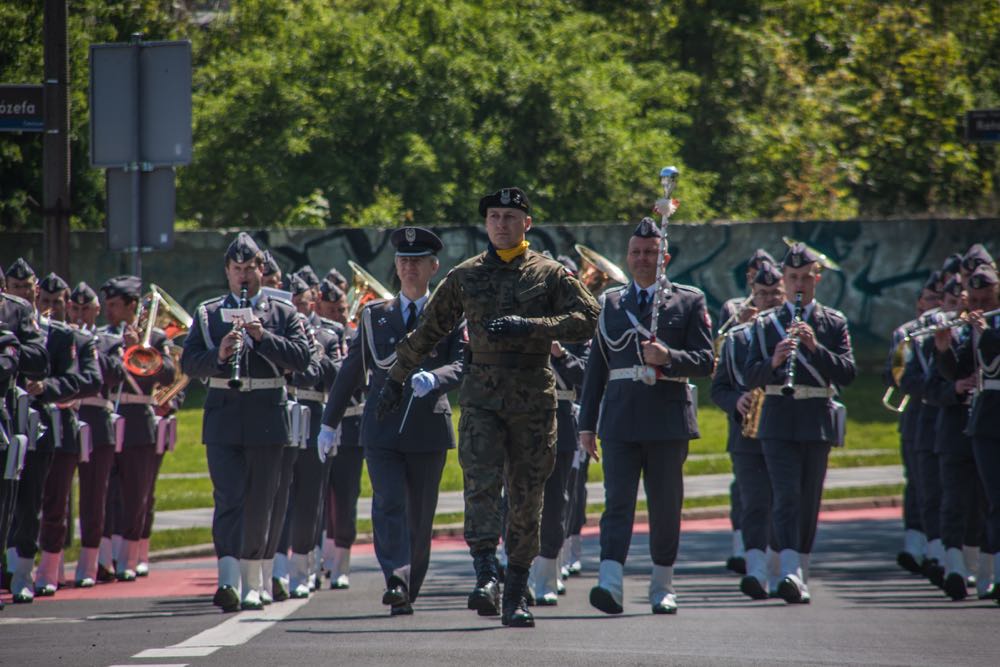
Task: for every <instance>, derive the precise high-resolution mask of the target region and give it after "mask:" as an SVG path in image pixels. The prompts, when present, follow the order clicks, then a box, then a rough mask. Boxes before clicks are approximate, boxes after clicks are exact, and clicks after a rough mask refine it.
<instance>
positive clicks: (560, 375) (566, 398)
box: [550, 342, 590, 452]
mask: <svg viewBox="0 0 1000 667" xmlns="http://www.w3.org/2000/svg"><path fill="white" fill-rule="evenodd" d="M563 349H565V350H566V353H565V354H563V356H561V357H551V358H550V363H551V365H552V372H553V374H554V375H555V376H556V401H557V402H556V451H557V452H575V451H576V450H577V449H579V447H580V432H579V431H578V430H577V426H576V411H577V407H576V406H577V400H579V398H580V392H581V389H582V387H583V375H584V372H585V371H586V369H587V357H588V355H589V354H590V343H589V342H587V343H567V344H566V345H563Z"/></svg>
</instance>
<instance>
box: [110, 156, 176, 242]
mask: <svg viewBox="0 0 1000 667" xmlns="http://www.w3.org/2000/svg"><path fill="white" fill-rule="evenodd" d="M106 173H107V201H108V204H107V213H108V249H109V250H134V249H136V248H142V249H144V250H145V249H149V250H164V249H167V248H172V247H173V245H174V208H175V191H174V170H173V168H172V167H162V168H160V169H154V170H153V171H142V172H138V173H139V189H138V192H134V190H133V182H132V179H133V176H134V172H129V171H124V170H122V169H108V170H107V172H106ZM135 196H138V197H139V225H138V232H139V238H138V239H137V238H136V237H135V234H136V231H137V230H136V226H135V225H134V223H133V212H134V205H135V199H134V197H135Z"/></svg>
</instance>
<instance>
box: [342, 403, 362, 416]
mask: <svg viewBox="0 0 1000 667" xmlns="http://www.w3.org/2000/svg"><path fill="white" fill-rule="evenodd" d="M364 412H365V404H364V403H362V404H361V405H352V406H351V407H349V408H347V409H346V410H344V416H345V417H360V416H361V415H363V414H364Z"/></svg>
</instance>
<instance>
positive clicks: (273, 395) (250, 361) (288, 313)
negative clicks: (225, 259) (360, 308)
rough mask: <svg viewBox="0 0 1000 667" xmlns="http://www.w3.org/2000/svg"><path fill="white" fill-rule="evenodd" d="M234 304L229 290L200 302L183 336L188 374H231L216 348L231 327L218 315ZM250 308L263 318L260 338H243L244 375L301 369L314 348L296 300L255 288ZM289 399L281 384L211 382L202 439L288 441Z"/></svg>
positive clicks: (209, 441)
mask: <svg viewBox="0 0 1000 667" xmlns="http://www.w3.org/2000/svg"><path fill="white" fill-rule="evenodd" d="M238 305H239V302H238V300H237V298H236V297H235V296H233V295H232V294H229V295H226V296H222V297H217V298H215V299H211V300H209V301H205V302H204V303H202V304H201V305H199V306H198V308H197V311H196V315H195V317H194V322H193V324H192V326H191V331H190V332H189V333H188V336H187V339H186V340H185V341H184V355H183V356H182V357H181V368H182V369H183V371H184V373H185V374H187V375H188V376H190V377H192V378H209V379H210V378H219V379H228V378H229V376H230V368H231V367H230V363H229V361H230V360H227V361H226V363H223V364H220V363H219V361H218V349H217V348H218V346H219V344H220V342H221V341H222V338H223V337H224V336H225V335H226V334H227V333H229V331H230V330H231V329H232V324H230V323H227V322H223V321H222V311H223V309H225V308H236V307H238ZM253 313H254V315H255V316H256V317H257V318H259V319H260V321H261V322H262V324H263V327H264V335H263V337H262V338H261V340H260V342H259V343H258V342H253V341H251V340H247V341H245V344H244V346H243V353H242V363H241V369H242V370H241V374H242V377H243V378H245V379H249V380H250V381H252V380H253V379H255V378H256V379H272V380H273V379H276V378H281V377H283V373H284V372H285V371H292V372H295V371H298V372H303V371H305V370H306V369H307V368H308V367H309V360H310V358H311V355H312V350H311V349H310V346H309V338H308V337H307V335H306V330H305V326H304V324H303V321H302V316H301V315H300V314H299V312H298V311H297V310H295V306H293V305H292V304H291V303H289V302H287V301H284V300H282V299H276V298H271V297H268V296H267V295H265V294H259V295H258V299H257V302H256V304H255V305H253ZM248 338H249V337H248ZM251 342H253V344H252V345H251ZM287 400H288V395H287V390H286V389H285V387H284V386H280V387H276V388H273V389H260V390H256V389H255V390H253V391H249V392H243V391H240V390H236V389H229V388H228V387H225V388H220V387H211V386H210V387H209V389H208V395H207V396H206V398H205V415H204V418H203V422H202V423H203V427H202V440H203V442H204V443H205V444H206V445H215V444H218V445H226V444H237V443H241V444H243V445H245V446H257V445H260V446H274V445H286V444H288V443H289V442H290V433H289V429H290V424H289V420H288V415H287V413H286V412H285V405H286V403H287ZM278 408H280V410H278Z"/></svg>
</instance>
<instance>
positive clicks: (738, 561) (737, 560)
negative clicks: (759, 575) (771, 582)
mask: <svg viewBox="0 0 1000 667" xmlns="http://www.w3.org/2000/svg"><path fill="white" fill-rule="evenodd" d="M726 569H727V570H732V571H733V572H735V573H736V574H746V573H747V561H746V559H745V558H743V556H730V557H729V558H727V559H726Z"/></svg>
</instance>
